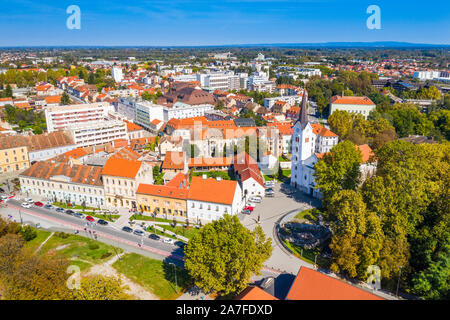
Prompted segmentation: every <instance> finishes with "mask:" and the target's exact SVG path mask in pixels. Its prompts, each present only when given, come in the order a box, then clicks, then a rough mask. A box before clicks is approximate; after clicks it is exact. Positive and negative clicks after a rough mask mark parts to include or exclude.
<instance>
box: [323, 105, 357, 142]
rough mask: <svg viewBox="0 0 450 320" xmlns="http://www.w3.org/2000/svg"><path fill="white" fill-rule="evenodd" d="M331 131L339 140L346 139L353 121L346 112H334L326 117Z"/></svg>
mask: <svg viewBox="0 0 450 320" xmlns="http://www.w3.org/2000/svg"><path fill="white" fill-rule="evenodd" d="M328 124H329V125H330V128H331V131H333V132H334V133H336V134H337V135H338V136H339V137H340V138H341V139H346V138H347V136H348V135H349V134H350V133H351V131H352V129H353V119H352V116H351V114H350V113H348V112H347V111H342V110H336V111H335V112H333V113H332V114H331V115H330V116H329V117H328Z"/></svg>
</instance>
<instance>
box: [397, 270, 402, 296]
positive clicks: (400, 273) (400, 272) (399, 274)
mask: <svg viewBox="0 0 450 320" xmlns="http://www.w3.org/2000/svg"><path fill="white" fill-rule="evenodd" d="M401 275H402V267H400V271H399V273H398V281H397V294H396V295H397V297H398V287H399V285H400V277H401Z"/></svg>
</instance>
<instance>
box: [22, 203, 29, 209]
mask: <svg viewBox="0 0 450 320" xmlns="http://www.w3.org/2000/svg"><path fill="white" fill-rule="evenodd" d="M21 206H22V207H24V208H31V204H29V203H28V202H22V204H21Z"/></svg>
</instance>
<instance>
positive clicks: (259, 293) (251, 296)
mask: <svg viewBox="0 0 450 320" xmlns="http://www.w3.org/2000/svg"><path fill="white" fill-rule="evenodd" d="M234 300H278V299H277V298H275V297H274V296H272V295H271V294H270V293H267V292H265V291H264V290H263V289H261V288H259V287H256V286H248V287H247V288H245V289H244V291H242V292H241V293H240V294H239V295H238V296H237V297H236V298H234Z"/></svg>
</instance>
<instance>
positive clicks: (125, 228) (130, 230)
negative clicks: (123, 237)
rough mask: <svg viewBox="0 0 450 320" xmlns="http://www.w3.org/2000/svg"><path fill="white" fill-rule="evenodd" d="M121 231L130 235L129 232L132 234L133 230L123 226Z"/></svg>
mask: <svg viewBox="0 0 450 320" xmlns="http://www.w3.org/2000/svg"><path fill="white" fill-rule="evenodd" d="M122 231H125V232H130V233H131V232H133V229H131V228H130V227H127V226H125V227H123V228H122Z"/></svg>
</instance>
